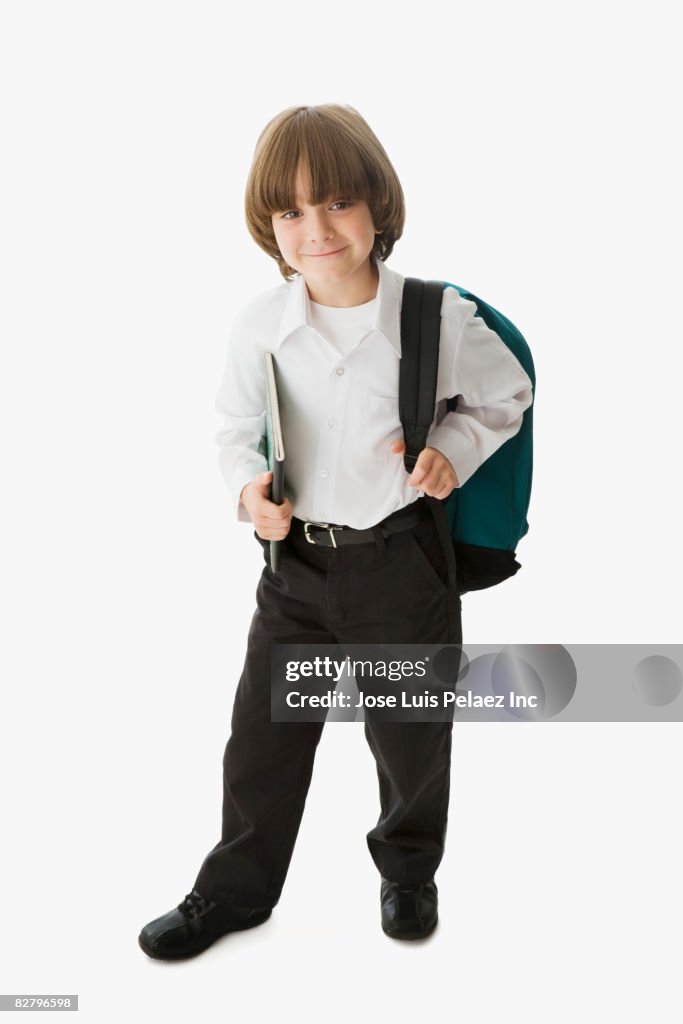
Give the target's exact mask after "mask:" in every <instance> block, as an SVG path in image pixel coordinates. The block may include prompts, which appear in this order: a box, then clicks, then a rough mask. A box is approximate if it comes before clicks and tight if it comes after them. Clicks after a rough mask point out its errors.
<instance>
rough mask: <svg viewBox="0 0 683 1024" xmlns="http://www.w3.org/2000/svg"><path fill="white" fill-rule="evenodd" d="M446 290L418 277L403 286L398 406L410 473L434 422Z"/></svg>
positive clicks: (405, 456)
mask: <svg viewBox="0 0 683 1024" xmlns="http://www.w3.org/2000/svg"><path fill="white" fill-rule="evenodd" d="M443 289H444V283H443V281H422V280H420V278H417V277H406V278H405V280H404V284H403V298H402V301H401V364H400V368H399V390H398V394H399V398H398V406H399V416H400V418H401V425H402V427H403V438H404V440H405V445H406V450H405V454H404V456H403V462H404V465H405V467H406V470H407V471H408V473H412V471H413V468H414V466H415V463H416V462H417V459H418V456H419V454H420V452H421V451H422V450H423V448H424V447H425V445H426V443H427V435H428V434H429V429H430V427H431V425H432V420H433V419H434V409H435V405H436V379H437V372H438V369H439V340H440V335H441V302H442V300H443Z"/></svg>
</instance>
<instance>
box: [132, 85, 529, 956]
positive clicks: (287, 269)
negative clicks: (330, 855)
mask: <svg viewBox="0 0 683 1024" xmlns="http://www.w3.org/2000/svg"><path fill="white" fill-rule="evenodd" d="M246 217H247V224H248V227H249V230H250V232H251V234H252V236H253V237H254V239H255V240H256V242H257V243H258V244H259V245H260V247H261V248H262V249H264V251H265V252H267V253H268V254H269V255H270V256H272V257H273V258H274V259H275V260H276V261H277V263H278V266H279V269H280V272H281V274H282V276H283V277H284V278H285V282H286V283H284V284H281V285H279V286H277V287H275V288H271V289H269V290H268V291H266V292H263V293H261V294H260V295H258V296H257V297H256V298H254V299H252V300H251V301H250V302H248V303H247V304H246V305H245V306H244V307H243V308H242V309H241V311H240V312H239V313H238V314H237V316H236V318H235V320H234V322H233V328H232V332H231V337H230V342H229V346H228V356H227V363H226V368H225V374H224V377H223V381H222V384H221V388H220V391H219V394H218V400H217V408H218V409H219V410H220V411H221V412H222V413H223V415H224V418H225V421H224V429H223V430H222V431H221V433H220V434H219V435H218V438H217V440H218V442H219V445H220V449H221V453H220V465H221V469H222V472H223V474H224V476H225V478H226V482H227V484H228V487H229V489H230V491H231V494H232V498H233V501H234V503H235V505H234V507H235V509H236V513H237V518H238V519H239V520H241V521H246V522H251V523H252V525H253V526H254V527H255V529H254V536H255V538H256V539H257V540H258V542H259V543H260V544H261V546H262V548H263V555H264V562H265V565H264V568H263V572H262V574H261V578H260V580H259V583H258V588H257V591H256V601H257V609H256V611H255V613H254V617H253V620H252V624H251V628H250V631H249V637H248V641H247V654H246V660H245V664H244V669H243V672H242V676H241V678H240V681H239V685H238V688H237V692H236V696H235V702H234V708H233V713H232V721H231V734H230V737H229V739H228V742H227V745H226V749H225V756H224V762H223V766H224V798H223V821H222V835H221V839H220V841H219V842H218V843H217V844H216V846H215V847H214V848H213V849H212V850H211V851H210V852H209V854H208V855H207V856H206V858H205V860H204V862H203V864H202V866H201V869H200V871H199V874H198V876H197V879H196V881H195V884H194V887H193V889H192V891H191V893H190V894H189V895H188V896H186V898H185V900H183V902H182V903H181V904H179V905H178V907H177V908H175V909H174V910H172V911H170V912H169V913H167V914H165V915H163V916H162V917H159V918H157V919H155V920H154V921H152V922H150V923H149V924H148V925H146V926H145V928H143V930H142V933H141V935H140V937H139V942H140V945H141V946H142V949H143V950H144V951H145V952H146V953H147V954H148V955H149V956H152V957H156V958H159V959H169V960H170V959H182V958H185V957H189V956H194V955H196V954H198V953H200V952H202V951H203V950H204V949H206V948H207V947H208V946H210V945H211V944H212V943H213V942H214V941H215V940H216V939H217V938H218V937H219V936H221V935H224V934H226V933H227V932H231V931H236V930H240V929H244V928H251V927H253V926H255V925H258V924H260V923H262V922H263V921H265V920H266V919H267V918H268V917H269V916H270V914H271V912H272V908H273V907H274V906H275V905H276V904H277V903H278V900H279V898H280V893H281V890H282V887H283V884H284V880H285V876H286V874H287V870H288V867H289V863H290V859H291V856H292V851H293V848H294V843H295V840H296V837H297V833H298V830H299V825H300V821H301V816H302V814H303V809H304V804H305V800H306V794H307V791H308V786H309V783H310V780H311V775H312V771H313V762H314V757H315V751H316V747H317V744H318V742H319V739H320V735H321V732H322V728H323V725H322V723H317V722H286V723H278V722H272V721H271V717H270V697H271V693H270V645H271V643H272V642H274V641H275V642H279V643H330V644H333V643H336V642H338V643H344V642H351V643H414V642H415V643H417V642H420V643H446V644H460V643H462V632H461V621H460V598H459V595H458V593H457V590H456V589H455V583H454V582H453V577H451V576H450V575H449V573H448V563H447V560H446V552H445V551H444V548H443V547H442V545H441V541H440V539H439V533H438V530H437V522H436V518H435V517H436V516H437V515H438V512H437V511H434V514H432V508H431V503H428V502H427V501H426V498H425V495H430V496H431V497H432V498H436V499H445V498H447V497H448V495H449V494H450V493H451V491H452V489H453V488H454V487H457V486H459V485H461V484H463V483H464V482H465V481H466V480H467V479H468V478H469V477H470V476H471V475H472V474H473V473H474V472H475V470H476V469H477V468H478V466H479V465H481V463H482V462H483V461H484V460H485V459H486V458H488V456H489V455H491V454H492V453H493V452H494V451H496V450H497V449H498V448H499V447H500V445H501V444H503V443H504V442H505V441H506V440H507V439H508V438H510V437H512V436H513V435H514V434H515V433H516V432H517V431H518V430H519V427H520V425H521V420H522V413H523V412H524V410H525V409H526V408H527V407H528V405H529V404H530V403H531V398H532V393H531V382H530V380H529V378H528V376H527V375H526V373H525V372H524V370H523V369H522V367H521V366H520V364H519V363H518V361H517V360H516V359H515V358H514V356H513V355H512V354H511V353H510V352H509V350H508V349H507V347H506V346H505V345H504V344H503V342H502V341H501V340H500V338H499V337H498V336H497V335H496V334H495V333H494V332H493V331H491V330H489V329H488V328H487V327H486V326H485V324H484V323H483V321H482V320H481V318H479V317H475V316H474V315H473V309H474V304H473V303H472V302H469V301H467V300H465V299H463V298H461V297H460V295H459V293H458V292H457V291H456V289H453V288H446V289H444V296H443V303H442V321H441V355H440V362H439V372H438V380H437V402H436V408H435V417H434V422H433V427H432V430H431V432H430V434H429V438H428V446H427V447H426V448H425V449H424V451H423V452H422V453H421V454H420V457H419V459H418V461H417V464H416V466H415V468H414V470H413V472H412V474H411V475H410V476H408V475H407V474H406V472H405V468H404V464H403V456H402V453H403V450H404V446H403V443H402V441H401V437H402V430H401V424H400V419H399V411H398V382H399V360H400V351H401V347H400V307H401V295H402V286H403V277H402V276H401V275H400V274H398V273H397V272H395V271H393V270H390V269H388V268H387V267H386V266H385V262H384V261H385V260H386V259H387V257H388V256H389V255H390V253H391V252H392V249H393V246H394V243H395V241H396V240H397V239H398V238H400V237H401V234H402V231H403V224H404V217H405V210H404V201H403V192H402V190H401V185H400V183H399V181H398V178H397V176H396V173H395V171H394V169H393V167H392V165H391V163H390V161H389V159H388V157H387V154H386V153H385V151H384V149H383V148H382V146H381V145H380V143H379V141H378V140H377V138H376V136H375V135H374V134H373V132H372V131H371V130H370V128H369V127H368V125H367V124H366V122H365V121H364V120H363V118H362V117H361V116H360V115H359V114H358V113H357V111H355V110H354V109H353V108H352V107H348V106H338V105H324V106H317V107H292V108H289V109H288V110H285V111H284V112H283V113H281V114H280V115H278V116H277V117H275V118H274V119H273V120H272V121H271V122H270V123H269V124H268V125H267V126H266V128H265V129H264V131H263V132H262V133H261V136H260V137H259V140H258V143H257V147H256V151H255V154H254V161H253V164H252V168H251V171H250V175H249V179H248V183H247V189H246ZM266 350H268V351H273V352H274V354H275V359H276V363H277V373H278V387H279V391H280V394H281V403H282V415H283V433H284V436H285V439H286V452H287V484H286V487H287V490H288V497H287V498H286V500H285V502H284V503H283V504H282V505H280V506H278V505H274V504H273V503H272V502H271V501H269V499H268V487H269V483H270V480H271V474H270V473H269V472H267V471H266V470H267V463H266V460H265V458H264V456H263V454H262V453H261V452H260V451H259V444H260V441H261V437H262V435H263V434H264V433H265V426H264V417H265V413H264V409H265V397H264V378H263V352H264V351H266ZM455 394H458V395H459V396H461V401H459V404H458V407H457V410H456V411H452V412H450V413H448V414H446V408H445V406H446V399H447V398H449V397H452V396H453V395H455ZM434 508H435V509H437V508H438V509H439V510H440V511H441V512H443V514H444V517H445V511H444V510H443V506H437V505H436V504H435V505H434ZM270 540H280V541H283V542H284V543H283V545H282V556H281V568H280V571H279V572H278V573H274V572H273V571H272V570H271V568H270V562H269V558H270V555H269V542H270ZM449 557H452V555H451V556H449ZM452 726H453V723H452V721H450V722H415V721H407V722H395V721H393V722H381V721H375V720H373V719H372V718H371V717H370V716H368V715H366V716H365V735H366V738H367V741H368V743H369V745H370V748H371V750H372V753H373V755H374V757H375V759H376V761H377V772H378V778H379V791H380V804H381V813H380V817H379V820H378V822H377V824H376V826H375V827H374V828H373V829H372V830H371V831H370V832H369V833H368V836H367V842H368V847H369V850H370V854H371V856H372V858H373V860H374V862H375V865H376V866H377V868H378V870H379V872H380V875H381V901H380V902H381V924H382V928H383V929H384V931H385V933H386V934H387V935H389V936H391V937H393V938H420V937H423V936H426V935H428V934H430V932H431V931H432V930H433V929H434V927H435V925H436V922H437V916H438V909H437V889H436V883H435V881H434V875H435V873H436V869H437V867H438V866H439V863H440V861H441V859H442V857H443V852H444V842H445V835H446V824H447V812H448V798H449V788H450V755H451V739H452ZM344 884H347V883H346V882H345V883H344ZM332 895H333V896H334V895H335V894H334V893H332ZM344 895H345V896H346V895H347V894H346V893H345V894H344Z"/></svg>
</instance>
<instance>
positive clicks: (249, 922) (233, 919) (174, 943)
mask: <svg viewBox="0 0 683 1024" xmlns="http://www.w3.org/2000/svg"><path fill="white" fill-rule="evenodd" d="M272 912H273V908H272V907H256V908H255V907H233V906H228V905H227V904H219V903H213V902H211V901H210V900H206V899H204V897H203V896H200V894H199V893H198V892H197V891H196V890H195V889H193V890H192V892H191V893H189V895H187V896H186V897H185V899H184V900H183V902H182V903H179V904H178V906H177V907H176V908H175V910H171V911H169V913H168V914H164V915H163V916H162V917H157V918H156V919H155V920H154V921H150V923H149V924H146V925H145V927H144V928H143V929H142V931H141V932H140V935H139V936H138V942H139V944H140V948H141V949H142V950H143V951H144V952H145V953H146V954H147V956H151V957H153V958H154V959H155V960H185V959H186V958H187V957H191V956H197V954H198V953H203V952H204V950H205V949H208V948H209V946H210V945H211V944H212V943H214V942H215V941H216V939H219V938H220V937H221V935H225V934H227V932H237V931H243V930H244V929H245V928H253V927H255V925H257V924H262V923H263V922H264V921H266V920H267V919H268V918H269V917H270V915H271V914H272Z"/></svg>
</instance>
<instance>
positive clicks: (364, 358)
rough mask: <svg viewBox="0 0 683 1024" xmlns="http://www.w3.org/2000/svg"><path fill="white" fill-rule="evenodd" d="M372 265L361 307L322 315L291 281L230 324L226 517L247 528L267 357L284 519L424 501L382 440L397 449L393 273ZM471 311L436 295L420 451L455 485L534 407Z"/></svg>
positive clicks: (361, 517) (397, 299)
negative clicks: (427, 410) (247, 493)
mask: <svg viewBox="0 0 683 1024" xmlns="http://www.w3.org/2000/svg"><path fill="white" fill-rule="evenodd" d="M373 258H374V257H373ZM375 262H376V264H377V267H378V270H379V284H378V290H377V295H376V297H375V299H373V300H371V302H369V303H364V304H363V305H361V306H353V307H347V308H333V307H321V306H320V305H318V304H314V303H312V302H311V298H310V296H309V294H308V289H307V287H306V283H305V280H304V278H303V277H302V276H301V275H299V276H297V277H296V278H295V279H294V280H293V281H285V282H283V283H282V284H279V285H277V286H275V287H274V288H270V289H268V290H267V291H264V292H261V293H260V294H259V295H257V296H255V297H254V298H253V299H251V300H250V301H249V302H247V303H246V304H245V305H244V306H242V308H241V309H240V310H239V311H238V312H237V314H236V316H235V317H234V319H233V323H232V329H231V332H230V337H229V341H228V347H227V359H226V364H225V371H224V374H223V379H222V382H221V385H220V388H219V391H218V395H217V398H216V410H217V411H218V412H219V413H220V414H221V416H222V417H223V427H222V429H221V430H220V431H219V432H218V434H217V435H216V441H217V443H218V445H219V448H220V453H219V465H220V468H221V472H222V474H223V476H224V478H225V480H226V483H227V485H228V488H229V491H230V494H231V495H232V500H233V502H234V505H233V508H234V509H235V510H236V512H237V518H238V520H241V521H244V522H251V520H250V517H249V514H248V512H247V510H246V509H245V507H244V505H243V504H242V503H241V501H240V500H239V496H240V493H241V491H242V488H243V487H244V485H245V484H247V483H249V482H250V481H251V480H253V478H254V477H255V476H257V474H259V473H263V472H264V471H266V470H267V469H268V464H267V460H266V458H265V456H264V455H263V454H262V451H263V449H261V451H259V445H260V443H261V438H262V437H263V436H265V390H264V374H263V353H264V352H266V351H270V352H272V353H273V357H274V360H275V364H276V375H277V380H278V391H279V395H280V404H281V410H280V411H281V416H282V430H283V436H284V444H285V494H286V496H287V497H289V499H290V501H291V503H292V510H293V514H294V515H295V516H297V517H298V518H299V519H304V520H305V519H310V520H313V521H315V522H325V523H335V524H339V525H346V526H352V527H354V528H356V529H363V528H365V527H369V526H374V524H375V523H377V522H379V521H380V520H382V519H384V518H386V516H388V515H390V514H391V513H392V512H395V511H396V510H397V509H400V508H403V507H404V506H405V505H408V504H409V503H410V502H412V501H415V500H417V498H419V497H421V496H422V495H423V493H424V492H423V491H420V490H418V489H417V488H415V487H411V486H410V485H409V484H408V483H407V481H408V476H409V474H408V473H407V472H406V470H405V466H404V463H403V455H402V454H400V455H399V454H396V453H394V452H392V451H391V443H392V441H395V440H403V430H402V427H401V421H400V418H399V412H398V384H399V361H400V356H401V322H400V313H401V299H402V293H403V281H404V278H403V275H401V274H399V273H398V272H396V271H395V270H392V269H391V268H390V267H388V266H387V265H386V264H385V263H383V262H382V261H381V260H379V259H375ZM475 310H476V305H475V303H474V302H472V301H470V300H468V299H464V298H462V297H461V295H460V294H459V292H458V291H457V290H456V289H455V288H445V289H444V294H443V301H442V305H441V339H440V356H439V370H438V374H437V388H436V403H435V410H434V419H433V420H432V426H431V431H430V433H429V436H428V438H427V445H428V446H429V447H431V448H436V449H438V450H439V451H440V452H441V453H442V454H443V455H445V456H446V458H447V459H448V460H449V461H450V463H451V465H452V466H453V469H454V470H455V472H456V475H457V477H458V481H459V484H460V485H462V484H464V483H465V482H466V481H467V480H468V479H469V478H470V477H471V476H472V474H473V473H474V472H475V471H476V470H477V469H478V468H479V466H480V465H481V464H482V463H483V462H484V461H485V460H486V459H487V458H488V457H489V456H490V455H492V454H493V453H494V452H495V451H496V450H497V449H498V448H499V447H500V446H501V445H502V444H503V442H504V441H507V440H508V438H510V437H513V436H514V435H515V434H516V433H517V431H518V430H519V428H520V426H521V423H522V414H523V412H524V410H525V409H526V408H527V407H528V406H529V405H530V404H531V401H532V388H531V381H530V379H529V377H528V376H527V374H526V372H525V371H524V369H523V368H522V366H521V365H520V363H519V361H518V360H517V359H516V357H515V356H514V355H513V354H512V353H511V352H510V350H509V349H508V347H507V346H506V345H505V343H504V342H503V341H501V339H500V338H499V337H498V335H497V334H496V333H495V332H494V331H492V330H490V329H489V328H488V327H487V326H486V324H485V323H484V321H483V320H482V319H481V317H479V316H475ZM314 323H317V324H318V327H319V329H317V328H316V327H315V326H314ZM325 325H326V329H325ZM323 331H324V333H323ZM326 334H327V335H328V336H327V337H326V336H325V335H326ZM455 395H458V396H460V397H459V399H458V407H457V410H454V411H451V412H447V411H446V400H447V399H448V398H451V397H454V396H455Z"/></svg>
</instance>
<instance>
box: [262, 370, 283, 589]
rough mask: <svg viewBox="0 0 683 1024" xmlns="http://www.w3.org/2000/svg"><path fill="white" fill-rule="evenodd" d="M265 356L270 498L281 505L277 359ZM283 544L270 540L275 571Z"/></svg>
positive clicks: (280, 438)
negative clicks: (270, 474)
mask: <svg viewBox="0 0 683 1024" xmlns="http://www.w3.org/2000/svg"><path fill="white" fill-rule="evenodd" d="M263 358H264V370H265V381H266V438H265V441H266V451H265V455H266V458H267V460H268V469H270V470H272V471H273V478H272V481H271V486H270V500H271V501H272V502H273V503H274V504H275V505H281V504H282V502H283V501H284V500H285V444H284V440H283V437H282V422H281V420H280V403H279V400H278V393H277V377H276V372H275V360H274V359H273V353H272V352H264V355H263ZM281 546H282V541H279V540H271V542H270V567H271V569H272V570H273V572H278V571H279V568H280V548H281Z"/></svg>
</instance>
